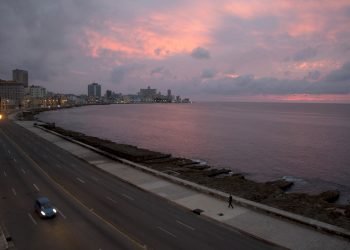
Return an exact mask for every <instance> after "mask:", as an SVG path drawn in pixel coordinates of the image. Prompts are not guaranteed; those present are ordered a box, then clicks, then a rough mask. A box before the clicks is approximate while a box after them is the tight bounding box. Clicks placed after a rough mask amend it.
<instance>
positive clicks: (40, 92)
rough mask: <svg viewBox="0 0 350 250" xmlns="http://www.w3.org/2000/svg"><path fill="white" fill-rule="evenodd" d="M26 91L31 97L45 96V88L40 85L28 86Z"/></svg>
mask: <svg viewBox="0 0 350 250" xmlns="http://www.w3.org/2000/svg"><path fill="white" fill-rule="evenodd" d="M27 91H28V94H29V96H30V97H32V98H44V97H45V96H46V89H45V88H43V87H41V86H34V85H32V86H29V87H28V89H27Z"/></svg>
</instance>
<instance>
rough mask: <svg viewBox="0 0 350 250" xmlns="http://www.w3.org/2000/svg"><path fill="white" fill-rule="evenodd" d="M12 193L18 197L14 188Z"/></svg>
mask: <svg viewBox="0 0 350 250" xmlns="http://www.w3.org/2000/svg"><path fill="white" fill-rule="evenodd" d="M12 193H13V195H14V196H16V195H17V193H16V190H15V189H14V188H12Z"/></svg>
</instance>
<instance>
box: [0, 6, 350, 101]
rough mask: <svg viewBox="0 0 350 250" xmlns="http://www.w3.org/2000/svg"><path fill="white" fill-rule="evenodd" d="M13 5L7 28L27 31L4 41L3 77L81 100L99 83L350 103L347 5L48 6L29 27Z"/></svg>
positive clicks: (4, 35) (218, 96) (110, 86)
mask: <svg viewBox="0 0 350 250" xmlns="http://www.w3.org/2000/svg"><path fill="white" fill-rule="evenodd" d="M34 1H38V0H34ZM12 4H13V3H12ZM12 4H11V3H8V4H6V5H5V7H4V9H6V8H7V9H6V10H7V11H4V13H3V14H2V17H3V19H4V21H3V22H1V23H2V24H3V25H4V26H6V27H13V30H22V31H23V30H26V29H29V28H28V27H30V30H28V31H27V32H10V33H9V32H3V33H2V34H0V35H1V37H2V38H4V39H3V40H2V41H4V45H3V46H1V48H0V50H1V55H2V57H1V59H0V60H3V61H4V62H5V61H6V63H3V65H10V66H8V67H9V69H6V68H4V69H2V71H0V78H2V79H6V78H8V76H7V75H6V74H7V73H6V72H9V71H10V70H11V69H12V68H16V67H23V68H28V69H30V70H31V71H32V72H33V73H32V74H31V76H32V77H33V78H32V79H33V81H34V82H37V83H38V84H41V85H44V86H51V85H52V87H53V88H56V86H59V87H57V89H56V91H59V88H60V86H64V87H66V88H68V89H69V90H70V91H71V92H74V93H75V92H79V91H80V89H81V88H84V86H85V85H86V84H87V83H89V82H92V81H97V82H100V83H103V84H102V85H103V86H104V88H105V89H112V90H115V91H121V92H128V91H130V90H132V91H134V90H137V89H139V88H141V87H145V86H148V85H152V87H154V88H157V89H168V88H171V89H173V90H176V91H178V92H179V94H185V95H188V96H190V97H192V98H193V99H194V100H196V99H197V98H198V99H201V96H206V95H210V96H213V95H214V96H216V99H217V100H222V99H223V98H226V95H230V96H232V98H233V99H235V98H237V97H239V98H243V97H244V98H248V96H251V97H252V98H253V97H256V96H257V95H259V94H260V95H261V96H266V95H271V96H274V95H276V94H278V95H280V96H285V98H277V97H276V100H280V99H283V100H290V101H293V100H294V101H298V100H315V101H317V100H320V99H322V100H324V99H327V98H329V100H333V99H334V98H333V96H332V95H334V94H336V95H338V96H341V95H343V96H344V98H336V99H337V100H338V99H341V100H345V101H350V100H349V99H348V94H349V93H350V87H349V84H350V83H349V81H350V73H349V68H350V66H349V65H350V64H349V63H350V60H349V58H350V32H349V28H348V23H350V15H349V14H348V10H349V9H350V2H349V1H347V0H339V1H326V0H321V1H301V0H295V1H294V0H293V1H292V0H283V1H272V0H262V1H260V0H244V1H243V0H238V1H229V0H219V1H216V2H213V1H209V0H194V1H182V0H175V1H172V2H168V1H158V0H151V1H147V2H142V3H141V2H139V3H136V2H129V1H112V0H104V1H102V2H99V3H98V4H97V3H95V4H91V3H85V2H84V3H83V4H82V5H79V6H78V5H75V4H72V5H70V6H69V7H68V6H65V4H64V3H62V6H61V5H60V4H58V6H59V7H57V6H51V4H50V3H44V4H42V5H39V6H40V8H39V10H37V11H36V12H33V13H34V14H33V15H34V16H33V17H32V19H31V20H36V21H35V23H33V24H31V25H29V26H28V27H27V26H26V25H25V23H27V21H28V19H26V18H25V15H24V14H23V18H22V17H21V14H20V13H19V14H18V16H17V19H13V18H12V17H13V15H10V16H8V17H7V18H6V19H5V16H6V15H7V14H6V13H14V12H13V11H14V7H13V6H12ZM61 7H62V8H63V9H70V10H71V11H72V12H74V13H75V14H74V15H71V14H70V12H64V11H63V12H62V11H61V9H60V8H61ZM55 8H58V9H55ZM54 10H55V12H54V13H62V16H60V17H56V16H55V15H54V13H53V12H52V11H54ZM79 10H84V12H80V11H79ZM35 13H42V14H40V15H37V14H35ZM47 17H51V18H47ZM0 18H1V17H0ZM22 19H23V20H22ZM56 19H57V20H56ZM16 20H17V21H16ZM0 21H1V20H0ZM3 30H6V29H3ZM53 31H54V32H53ZM18 34H22V35H21V36H19V35H18ZM43 37H45V39H43ZM13 45H16V48H17V50H10V49H9V48H11V47H12V46H13ZM16 53H18V54H16ZM17 58H28V59H27V60H22V61H20V62H17ZM32 63H35V66H34V65H32ZM37 63H39V64H40V65H37ZM27 64H28V65H27ZM56 71H57V73H55V74H53V73H52V72H56ZM49 72H50V73H49ZM76 72H83V73H82V74H81V73H76ZM72 82H74V83H75V84H70V83H72ZM201 83H205V84H201ZM303 94H307V95H303ZM224 95H225V97H224ZM294 95H296V96H297V98H294V97H295V96H294ZM313 95H315V96H314V98H313V97H312V96H313ZM319 95H322V97H320V96H319Z"/></svg>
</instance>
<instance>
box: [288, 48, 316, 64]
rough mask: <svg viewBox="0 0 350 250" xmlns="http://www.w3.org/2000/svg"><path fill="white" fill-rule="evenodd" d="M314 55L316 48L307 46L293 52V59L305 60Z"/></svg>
mask: <svg viewBox="0 0 350 250" xmlns="http://www.w3.org/2000/svg"><path fill="white" fill-rule="evenodd" d="M316 55H317V49H315V48H311V47H307V48H305V49H302V50H299V51H297V52H296V53H295V54H294V56H293V59H294V61H305V60H308V59H311V58H313V57H315V56H316Z"/></svg>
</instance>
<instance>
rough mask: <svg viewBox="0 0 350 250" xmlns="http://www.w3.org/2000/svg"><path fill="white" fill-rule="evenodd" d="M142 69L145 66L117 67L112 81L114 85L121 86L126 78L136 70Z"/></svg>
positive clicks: (127, 65) (113, 72)
mask: <svg viewBox="0 0 350 250" xmlns="http://www.w3.org/2000/svg"><path fill="white" fill-rule="evenodd" d="M141 68H143V65H141V64H126V65H121V66H118V67H115V68H114V69H113V70H112V72H111V78H110V80H111V81H112V84H117V85H120V84H121V83H122V82H123V80H124V79H125V78H126V76H128V75H129V74H130V73H132V72H133V71H134V70H137V69H141Z"/></svg>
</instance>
